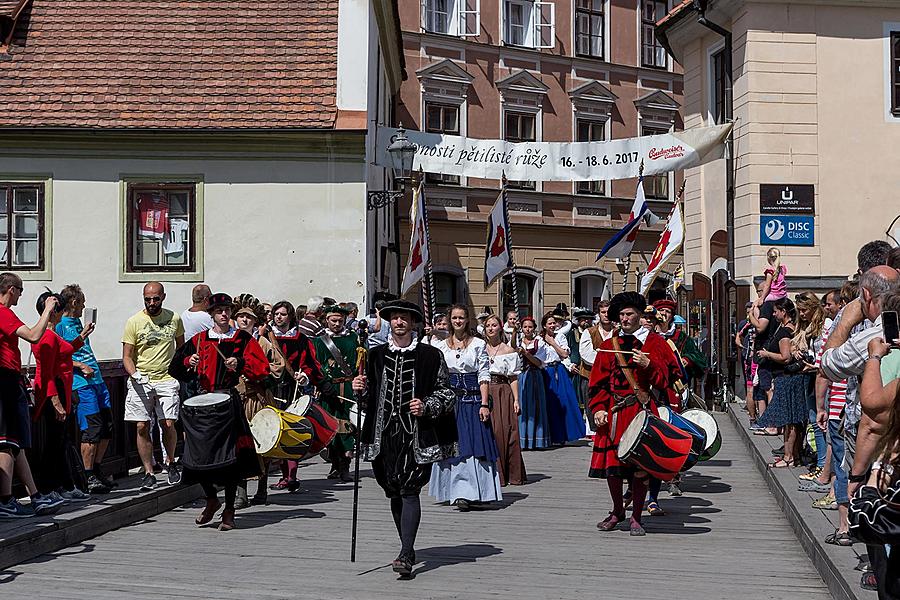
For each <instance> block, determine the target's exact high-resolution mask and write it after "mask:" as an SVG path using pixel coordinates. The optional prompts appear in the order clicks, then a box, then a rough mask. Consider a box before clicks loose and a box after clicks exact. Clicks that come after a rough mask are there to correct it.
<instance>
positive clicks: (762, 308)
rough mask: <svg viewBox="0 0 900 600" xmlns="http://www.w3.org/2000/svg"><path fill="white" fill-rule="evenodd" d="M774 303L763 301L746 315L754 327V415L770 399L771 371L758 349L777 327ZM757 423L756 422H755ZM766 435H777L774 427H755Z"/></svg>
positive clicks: (763, 410) (759, 411)
mask: <svg viewBox="0 0 900 600" xmlns="http://www.w3.org/2000/svg"><path fill="white" fill-rule="evenodd" d="M756 291H757V294H759V297H760V298H762V297H763V295H762V294H763V292H764V291H765V288H764V287H763V285H762V284H759V285H757V287H756ZM773 310H774V303H773V302H763V303H762V305H759V304H756V305H755V306H754V307H753V309H752V310H751V311H750V313H749V314H748V315H747V320H748V321H750V324H751V325H753V327H754V328H755V329H756V337H755V339H754V343H753V347H754V350H755V351H756V352H755V354H754V355H753V356H754V360H755V361H756V377H755V378H754V381H753V400H754V401H755V402H756V415H757V418H758V417H759V415H761V414H763V413H764V412H765V411H766V408H767V407H768V405H769V402H770V401H771V400H772V371H771V370H770V369H769V368H768V367H769V364H768V363H765V362H760V360H759V358H758V354H759V350H764V349H766V347H767V346H768V344H769V339H770V338H771V337H772V334H773V333H774V332H775V331H776V330H777V329H778V323H777V322H776V321H775V317H774V315H773ZM757 424H758V422H757ZM757 430H761V431H762V432H763V433H764V434H766V435H777V433H778V432H777V431H776V430H774V429H764V428H759V427H757Z"/></svg>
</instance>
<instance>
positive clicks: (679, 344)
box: [666, 327, 709, 380]
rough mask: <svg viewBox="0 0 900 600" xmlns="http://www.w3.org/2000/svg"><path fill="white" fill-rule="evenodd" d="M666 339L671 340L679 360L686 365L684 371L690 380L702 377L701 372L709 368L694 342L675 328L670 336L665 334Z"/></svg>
mask: <svg viewBox="0 0 900 600" xmlns="http://www.w3.org/2000/svg"><path fill="white" fill-rule="evenodd" d="M666 337H667V338H669V339H670V340H672V341H673V342H674V343H675V347H676V348H678V353H679V354H681V358H682V359H684V362H685V363H686V364H685V365H684V369H685V371H687V374H688V376H689V377H690V378H691V379H692V380H693V379H696V378H697V377H702V376H703V372H704V371H706V369H708V368H709V363H708V362H707V360H706V357H705V356H704V355H703V353H702V352H701V351H700V349H699V348H698V347H697V344H695V343H694V340H692V339H691V337H690V336H689V335H688V334H686V333H685V332H684V331H682V330H681V329H679V328H677V327H676V328H675V329H674V331H673V332H672V334H671V335H669V334H666Z"/></svg>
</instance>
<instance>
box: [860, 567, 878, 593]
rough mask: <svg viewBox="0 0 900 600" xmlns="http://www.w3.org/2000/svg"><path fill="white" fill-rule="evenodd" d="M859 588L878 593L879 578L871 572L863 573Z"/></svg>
mask: <svg viewBox="0 0 900 600" xmlns="http://www.w3.org/2000/svg"><path fill="white" fill-rule="evenodd" d="M859 587H861V588H862V589H864V590H870V591H876V590H877V589H878V578H877V577H875V573H873V572H871V571H869V572H867V573H863V574H862V577H861V578H860V580H859Z"/></svg>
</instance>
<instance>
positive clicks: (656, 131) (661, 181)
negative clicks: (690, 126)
mask: <svg viewBox="0 0 900 600" xmlns="http://www.w3.org/2000/svg"><path fill="white" fill-rule="evenodd" d="M665 133H669V128H667V127H665V126H663V125H659V126H653V125H642V126H641V135H662V134H665ZM644 196H646V197H647V198H648V199H649V200H668V199H669V175H668V174H667V173H663V174H662V175H645V176H644Z"/></svg>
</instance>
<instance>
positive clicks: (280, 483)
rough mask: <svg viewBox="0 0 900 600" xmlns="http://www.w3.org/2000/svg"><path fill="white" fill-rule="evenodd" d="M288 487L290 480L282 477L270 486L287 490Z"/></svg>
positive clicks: (274, 488) (272, 488)
mask: <svg viewBox="0 0 900 600" xmlns="http://www.w3.org/2000/svg"><path fill="white" fill-rule="evenodd" d="M287 488H288V480H287V479H285V478H284V477H282V478H281V479H279V480H278V483H273V484H272V485H270V486H269V489H270V490H286V489H287Z"/></svg>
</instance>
